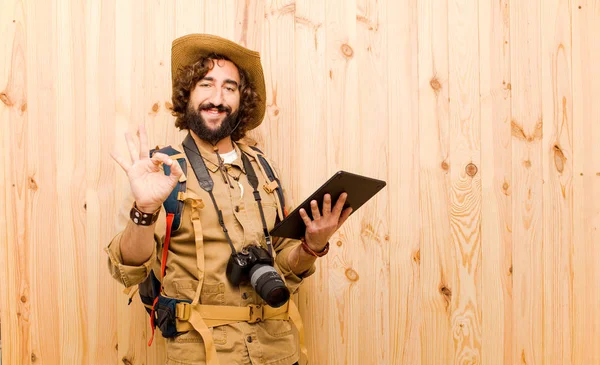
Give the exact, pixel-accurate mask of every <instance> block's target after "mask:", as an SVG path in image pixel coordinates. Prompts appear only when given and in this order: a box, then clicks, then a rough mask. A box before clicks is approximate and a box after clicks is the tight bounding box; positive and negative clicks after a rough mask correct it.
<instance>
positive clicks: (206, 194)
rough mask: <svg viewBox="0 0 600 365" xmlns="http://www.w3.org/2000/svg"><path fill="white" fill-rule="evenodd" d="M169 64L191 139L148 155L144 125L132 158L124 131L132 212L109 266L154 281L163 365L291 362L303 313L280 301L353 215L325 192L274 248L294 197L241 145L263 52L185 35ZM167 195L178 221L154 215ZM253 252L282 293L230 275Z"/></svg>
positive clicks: (261, 86)
mask: <svg viewBox="0 0 600 365" xmlns="http://www.w3.org/2000/svg"><path fill="white" fill-rule="evenodd" d="M171 58H172V60H171V68H172V70H171V71H172V78H173V114H174V115H175V116H176V117H177V120H176V123H175V125H176V126H177V127H179V128H180V129H187V130H189V135H188V137H186V139H185V140H184V141H183V143H182V144H181V145H179V146H178V147H177V148H175V149H176V150H177V151H175V150H168V149H167V150H160V151H155V152H154V153H152V157H149V156H150V152H149V150H148V147H147V146H148V142H147V137H146V132H145V130H144V128H143V126H141V127H140V129H139V146H140V147H139V152H137V151H136V149H137V148H136V142H135V141H134V140H133V138H132V137H131V136H130V135H126V141H127V145H128V148H129V152H130V155H131V160H132V161H131V162H129V161H126V160H125V159H124V158H123V157H121V156H118V155H114V154H113V158H114V159H115V161H116V162H117V163H118V164H119V165H120V166H121V167H122V168H123V170H124V171H125V172H126V173H127V176H128V179H129V184H130V188H131V192H132V194H131V200H132V205H131V207H132V208H131V212H130V218H131V219H129V220H128V221H127V224H126V226H125V228H124V229H123V230H122V231H121V232H119V233H118V234H117V235H116V236H115V237H114V239H113V240H112V241H111V243H110V245H109V246H108V247H107V249H106V251H107V253H108V255H109V268H110V271H111V273H112V274H113V276H114V277H115V278H116V279H117V280H118V281H120V282H121V283H122V284H123V285H124V286H125V287H128V288H129V287H133V286H135V285H137V284H140V283H142V282H143V283H147V282H150V278H152V280H155V281H157V282H158V280H160V281H161V283H162V284H160V286H159V287H160V298H154V302H152V301H151V302H150V303H152V304H151V305H148V306H147V307H148V308H149V309H148V310H149V311H151V316H152V320H153V322H152V323H153V324H157V325H158V326H159V328H161V330H162V332H163V335H165V337H167V364H209V365H213V364H219V363H220V364H228V365H229V364H272V365H291V364H294V363H297V361H298V359H299V353H298V350H297V346H296V344H295V342H294V336H293V333H292V329H291V324H290V317H291V318H292V319H294V322H298V321H299V316H298V313H297V309H296V308H295V306H294V305H293V302H291V300H290V301H287V298H288V297H289V293H290V292H291V293H294V292H296V291H297V289H298V287H299V286H300V284H301V283H302V280H303V279H304V278H306V277H307V276H309V275H311V274H312V273H313V272H314V270H315V265H314V263H315V260H316V259H317V257H321V256H323V255H324V254H326V253H327V250H328V248H329V244H328V240H329V238H330V237H331V236H332V235H333V234H334V232H335V231H336V230H337V229H339V227H340V226H341V225H342V224H343V223H344V221H345V220H346V219H347V218H348V216H349V215H350V213H351V208H347V209H345V210H342V209H343V206H344V203H345V199H346V196H345V195H342V197H340V198H339V199H338V201H337V202H335V204H333V203H332V201H331V197H330V196H326V197H325V199H324V201H323V204H322V208H321V209H319V206H318V204H317V202H316V201H313V202H312V205H311V215H312V219H311V218H310V217H309V215H308V214H307V212H305V211H301V216H302V218H303V220H304V222H305V224H306V227H307V229H306V234H305V237H304V238H303V239H302V240H292V239H280V238H279V239H278V238H274V239H273V241H272V243H271V237H269V235H268V231H270V230H271V229H272V228H273V226H274V225H275V223H276V221H277V220H278V219H283V218H284V216H285V212H286V211H287V208H290V207H286V206H285V205H284V204H285V203H284V202H289V201H290V200H289V199H288V198H287V196H286V194H285V191H284V190H283V189H281V187H279V186H278V183H277V181H279V180H278V179H272V178H270V177H269V174H268V170H269V167H270V166H271V163H270V161H268V160H266V159H265V157H264V155H262V153H261V152H260V151H258V150H257V149H255V148H252V147H250V146H248V145H246V144H244V143H242V141H241V139H242V138H243V137H244V136H245V133H246V132H247V131H249V130H251V129H253V128H256V127H257V126H258V125H259V124H260V123H261V122H262V119H263V116H264V113H265V105H266V104H265V101H266V92H265V83H264V77H263V71H262V66H261V63H260V56H259V54H258V53H257V52H254V51H251V50H248V49H246V48H244V47H241V46H239V45H237V44H235V43H233V42H231V41H228V40H225V39H223V38H220V37H216V36H212V35H205V34H192V35H187V36H184V37H181V38H178V39H176V40H175V41H174V42H173V46H172V54H171ZM161 151H162V152H161ZM163 152H165V153H163ZM169 154H170V155H169ZM261 159H263V160H261ZM178 161H180V162H181V163H182V165H180V163H179V162H178ZM263 161H264V163H262V162H263ZM184 170H185V171H186V172H187V173H184ZM271 180H273V181H271ZM257 183H258V184H257ZM184 186H185V189H183V190H182V187H184ZM278 189H280V190H283V191H278ZM173 192H175V193H177V194H172V193H173ZM279 193H281V195H282V196H278V194H279ZM170 196H171V197H173V196H177V201H176V203H177V204H181V207H182V209H181V210H180V214H176V215H174V214H165V212H164V211H163V209H161V206H162V205H163V204H164V206H165V209H166V207H167V206H168V204H167V203H168V202H172V201H171V200H169V199H172V198H170ZM282 198H283V199H282ZM173 201H175V200H173ZM250 251H252V252H258V251H259V252H260V253H259V254H258V255H259V256H260V255H263V257H266V258H270V259H271V260H272V266H270V265H268V264H267V265H262V266H260V267H261V270H263V269H264V270H266V271H265V272H266V273H267V274H266V275H265V276H263V277H261V278H265V277H266V278H268V283H269V285H271V284H272V285H273V286H274V287H276V286H277V283H279V282H284V283H285V284H284V285H283V288H282V287H279V288H278V289H273V290H271V291H268V290H267V291H265V290H264V286H263V287H261V288H260V289H258V288H259V286H260V285H259V284H257V282H258V281H260V280H262V279H260V280H258V279H257V280H255V279H256V278H257V277H258V276H257V275H258V274H256V272H258V271H259V270H256V271H254V274H256V275H254V274H247V275H252V276H251V277H249V276H243V275H242V276H239V277H237V276H236V275H235V272H236V269H235V267H236V262H237V261H235V260H233V261H232V258H233V257H237V256H236V255H239V254H248V252H250ZM248 257H249V256H248ZM272 257H274V260H273V259H272ZM256 267H259V266H258V265H257V266H256ZM232 268H233V269H232ZM273 268H274V269H273ZM269 270H272V272H269ZM239 272H241V271H239ZM151 273H152V274H151ZM274 273H276V274H278V275H273V274H274ZM261 275H262V274H261ZM154 277H156V278H159V279H158V280H157V279H154ZM250 279H251V280H250ZM267 286H268V285H267ZM142 287H143V286H140V296H141V297H142V298H143V296H142V289H141V288H142ZM286 288H287V289H286ZM157 290H158V289H157ZM257 290H258V291H257ZM288 290H289V292H288ZM282 298H283V300H280V299H282ZM267 299H268V300H269V301H268V302H267ZM267 303H271V304H272V305H268V304H267ZM150 308H152V309H151V310H150ZM175 318H176V319H175ZM154 319H156V321H157V322H158V323H154ZM169 323H170V324H171V325H170V327H169ZM296 324H297V325H298V323H296ZM169 328H170V329H169Z"/></svg>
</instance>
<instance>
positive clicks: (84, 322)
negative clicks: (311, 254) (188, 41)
mask: <svg viewBox="0 0 600 365" xmlns="http://www.w3.org/2000/svg"><path fill="white" fill-rule="evenodd" d="M0 4H1V6H0V9H1V11H0V29H1V33H0V34H2V36H1V38H0V99H1V101H2V103H0V123H1V129H0V137H1V138H0V140H1V143H2V144H1V157H0V164H1V165H0V227H1V228H2V229H1V231H0V280H1V281H0V283H1V284H0V314H1V316H0V324H1V333H2V336H1V337H2V341H3V343H2V363H4V364H10V365H13V364H36V365H39V364H139V365H141V364H147V365H154V364H162V363H163V359H164V342H163V341H162V340H161V339H160V338H159V340H157V341H155V344H154V345H153V346H152V347H150V348H148V347H147V346H146V345H145V343H146V342H147V339H148V336H149V328H148V325H147V321H146V320H147V316H146V314H145V312H144V311H143V310H142V308H141V306H140V305H139V302H138V301H137V300H135V301H134V302H133V304H132V305H131V306H128V305H127V298H126V296H125V295H124V294H122V292H121V288H120V287H118V286H117V285H116V282H114V281H113V280H112V279H111V278H110V277H109V275H108V272H107V270H106V256H105V254H104V253H103V251H102V248H103V247H104V246H106V244H107V243H108V242H109V240H110V238H111V237H112V236H113V235H114V233H115V230H116V226H115V221H116V219H115V218H116V215H117V211H118V209H119V202H120V200H121V199H122V198H123V196H124V193H125V186H126V178H125V176H124V174H123V173H122V172H121V171H120V170H119V168H118V166H116V165H115V164H114V163H113V162H112V160H111V159H110V157H109V152H110V151H111V150H113V149H115V150H118V151H120V152H121V153H125V144H124V143H123V138H122V136H123V133H124V132H125V131H134V130H135V129H136V126H137V125H138V124H139V123H143V124H145V125H146V127H147V129H148V131H149V133H150V140H151V143H152V144H169V143H177V141H178V140H179V139H180V138H181V133H179V132H178V131H177V130H176V129H175V128H174V126H173V117H172V116H171V115H170V113H169V106H170V93H171V89H170V46H171V41H172V40H173V39H174V38H175V37H178V36H181V35H184V34H187V33H191V32H210V33H214V34H218V35H221V36H224V37H227V38H229V39H232V40H235V41H237V42H240V43H241V44H243V45H246V46H247V47H249V48H252V49H255V50H259V51H261V53H262V60H263V65H264V68H265V74H266V83H267V93H268V95H267V104H268V108H267V116H266V119H265V122H264V123H263V125H261V127H259V128H258V129H257V130H256V131H254V132H253V133H252V135H251V137H252V138H254V139H255V140H257V141H258V142H259V143H260V144H262V145H263V147H264V148H265V149H266V151H267V152H268V153H269V154H270V155H271V156H272V157H273V158H274V159H275V160H276V162H277V164H278V165H279V167H280V168H281V170H282V173H283V180H284V181H285V182H286V183H287V185H288V189H289V190H290V191H291V192H292V194H293V197H294V199H295V200H296V201H300V200H302V199H303V198H304V197H306V196H307V195H308V194H309V193H310V192H311V191H312V190H313V189H314V188H315V187H317V186H318V185H319V184H320V183H321V182H322V181H323V180H324V179H326V178H327V177H328V176H330V174H332V173H333V172H335V171H337V170H339V169H345V170H349V171H354V172H357V173H361V174H366V175H369V176H373V177H377V178H381V179H385V180H386V181H387V182H388V186H387V188H386V189H385V190H384V191H382V192H381V193H380V194H379V195H378V196H377V198H376V199H374V200H373V201H371V202H369V204H367V205H365V206H364V208H362V209H361V210H360V211H358V212H357V214H355V215H354V216H353V217H352V218H351V219H350V220H349V221H348V223H347V224H346V225H345V226H344V228H343V229H342V230H341V231H340V232H339V233H338V234H336V236H335V237H334V238H333V239H332V241H331V242H332V246H333V247H332V250H331V252H330V254H329V255H327V256H326V257H325V258H323V259H321V260H319V262H318V272H317V273H316V274H315V275H314V276H313V277H312V278H310V279H308V280H307V282H306V285H305V286H304V289H303V290H302V291H301V293H300V295H299V298H298V300H299V304H300V307H301V311H302V313H303V315H304V318H305V325H306V330H307V342H308V347H309V350H310V360H311V363H312V364H331V365H334V364H335V365H338V364H356V365H357V364H373V365H375V364H378V365H379V364H411V365H412V364H422V365H433V364H435V365H437V364H485V365H501V364H502V365H507V364H528V365H532V364H535V365H541V364H547V365H551V364H556V365H564V364H582V365H584V364H585V365H590V364H600V346H598V343H599V341H600V314H599V312H598V310H597V309H598V308H599V307H600V291H599V290H598V288H599V287H600V264H598V262H600V246H599V245H598V244H599V243H600V143H598V141H600V103H599V99H598V95H600V83H599V80H600V69H599V68H598V67H597V65H598V64H599V63H600V1H599V0H577V1H575V0H548V1H544V2H542V1H541V0H531V1H514V0H513V1H511V0H500V1H476V0H419V1H417V0H395V1H392V0H383V1H377V0H343V1H342V0H328V1H319V0H301V1H300V0H298V1H293V0H278V1H275V0H258V1H252V0H237V1H234V0H231V1H230V0H226V1H225V0H224V1H211V0H195V1H190V0H187V1H186V0H178V1H177V2H174V1H167V0H159V1H141V0H137V1H117V0H104V1H96V0H51V1H34V0H26V1H22V0H18V1H17V0H1V1H0Z"/></svg>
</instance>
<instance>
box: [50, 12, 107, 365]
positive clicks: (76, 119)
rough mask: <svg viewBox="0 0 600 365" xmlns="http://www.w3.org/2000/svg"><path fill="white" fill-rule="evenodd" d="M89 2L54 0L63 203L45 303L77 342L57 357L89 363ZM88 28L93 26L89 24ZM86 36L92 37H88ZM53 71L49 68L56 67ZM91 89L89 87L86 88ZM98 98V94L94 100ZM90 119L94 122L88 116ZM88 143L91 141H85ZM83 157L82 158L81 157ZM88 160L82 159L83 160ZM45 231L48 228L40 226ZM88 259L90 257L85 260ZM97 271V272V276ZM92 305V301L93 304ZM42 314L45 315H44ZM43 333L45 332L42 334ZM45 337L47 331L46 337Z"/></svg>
mask: <svg viewBox="0 0 600 365" xmlns="http://www.w3.org/2000/svg"><path fill="white" fill-rule="evenodd" d="M84 6H85V3H84V2H76V3H73V2H71V1H64V0H58V1H55V2H54V9H55V12H56V23H55V24H54V27H55V28H54V29H53V31H54V32H55V34H56V38H55V43H54V45H55V47H56V49H57V50H61V51H60V52H57V53H56V66H55V67H56V68H55V69H54V70H56V76H55V77H56V84H55V87H56V110H55V116H54V117H55V120H56V121H60V122H59V123H56V125H55V126H52V128H54V129H55V130H54V132H55V135H54V137H55V140H54V141H53V142H54V143H53V144H54V146H56V147H55V148H56V159H55V160H54V161H53V165H54V168H55V169H56V185H55V189H56V191H55V194H56V198H57V199H58V202H60V203H59V204H57V206H56V210H57V212H56V213H57V216H56V221H57V222H60V224H58V225H56V226H57V234H58V237H57V242H60V244H58V245H57V246H56V253H57V259H58V260H57V263H56V264H57V265H56V267H55V270H56V271H55V272H54V273H53V275H54V276H55V277H56V283H57V284H58V288H57V289H58V291H57V292H56V293H54V296H55V297H56V298H57V301H58V303H57V304H58V307H57V308H52V307H49V306H45V307H43V309H42V311H41V313H40V314H41V315H42V316H43V317H50V316H54V317H56V318H57V319H60V320H59V321H58V328H56V329H55V331H56V333H57V335H58V337H59V339H60V340H59V341H60V342H61V343H68V344H70V345H71V346H72V348H71V350H70V351H61V352H60V353H59V357H58V358H57V359H56V360H57V363H61V364H67V363H68V364H81V363H89V362H90V359H89V358H88V355H90V354H89V353H88V351H89V350H92V355H94V352H95V349H89V348H86V346H87V344H89V342H90V339H89V338H88V336H89V333H88V323H87V318H86V312H87V310H88V309H89V310H90V311H91V313H96V311H95V310H94V309H95V308H96V307H97V306H96V302H97V300H93V299H92V298H89V297H88V296H87V293H86V288H87V287H88V285H89V286H92V287H93V286H94V285H95V283H96V282H97V280H93V281H91V282H88V280H86V276H87V275H86V271H87V269H92V268H93V266H92V267H89V266H88V262H87V261H88V260H87V258H88V257H89V256H90V255H88V250H87V247H86V246H87V243H88V242H86V234H85V233H86V226H85V223H86V217H85V216H86V211H85V208H84V204H85V200H86V199H85V195H86V186H87V185H86V176H85V175H86V170H87V168H86V164H85V157H86V155H85V153H83V154H82V153H81V148H82V147H83V146H84V145H87V143H85V142H84V141H86V123H85V122H84V123H82V121H86V114H87V113H88V112H90V113H89V116H90V117H92V118H90V119H92V120H91V121H92V122H95V123H94V124H93V125H96V124H98V125H99V123H98V121H97V120H96V118H93V115H94V110H93V109H92V108H89V107H90V104H92V105H95V103H94V102H91V103H87V101H88V100H87V97H88V96H91V95H89V94H88V93H87V92H81V90H86V85H89V84H90V83H88V82H90V81H91V84H92V85H93V84H95V82H94V80H90V79H88V78H87V76H89V75H88V74H87V73H86V72H85V71H86V62H87V61H88V57H81V55H84V54H85V47H86V45H88V44H90V43H94V42H93V38H91V37H87V36H89V34H88V33H87V32H86V30H87V29H89V28H92V26H90V24H89V23H88V21H89V20H88V19H87V18H86V16H85V15H86V14H85V9H84ZM88 27H89V28H88ZM85 38H87V39H85ZM54 70H51V71H50V72H53V71H54ZM86 91H87V90H86ZM92 100H93V99H92ZM88 121H90V120H89V119H88ZM86 147H87V146H86ZM82 157H83V161H82ZM82 162H83V163H82ZM40 229H41V230H42V231H43V228H42V227H40ZM82 258H85V259H82ZM97 276H98V275H97V273H94V274H93V276H92V277H97ZM88 304H89V306H88ZM43 317H42V318H43ZM42 336H44V335H42ZM44 337H45V336H44Z"/></svg>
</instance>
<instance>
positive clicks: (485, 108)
mask: <svg viewBox="0 0 600 365" xmlns="http://www.w3.org/2000/svg"><path fill="white" fill-rule="evenodd" d="M509 5H510V3H509V1H508V0H503V1H500V2H480V3H479V61H480V63H479V85H480V86H479V87H480V94H481V101H480V102H481V194H482V201H483V204H482V205H481V242H482V245H481V260H482V261H481V275H482V277H481V297H482V301H481V304H482V306H481V313H482V318H481V320H482V323H481V325H482V327H481V339H482V343H481V363H482V364H484V365H509V364H512V342H513V333H512V321H513V319H512V316H513V308H512V307H513V302H512V236H511V231H512V228H511V224H512V201H511V192H512V187H511V183H512V162H511V156H512V148H511V130H510V126H511V123H510V121H511V110H510V101H511V92H510V89H511V80H510V44H509V41H510V8H509Z"/></svg>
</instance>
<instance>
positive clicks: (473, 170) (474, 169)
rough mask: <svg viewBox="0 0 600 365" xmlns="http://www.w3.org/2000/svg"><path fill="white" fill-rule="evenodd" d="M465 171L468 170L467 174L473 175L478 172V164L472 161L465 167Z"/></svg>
mask: <svg viewBox="0 0 600 365" xmlns="http://www.w3.org/2000/svg"><path fill="white" fill-rule="evenodd" d="M465 171H466V172H467V175H469V176H471V177H473V176H475V175H476V174H477V171H478V169H477V166H476V165H475V164H474V163H470V164H468V165H467V166H466V167H465Z"/></svg>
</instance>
